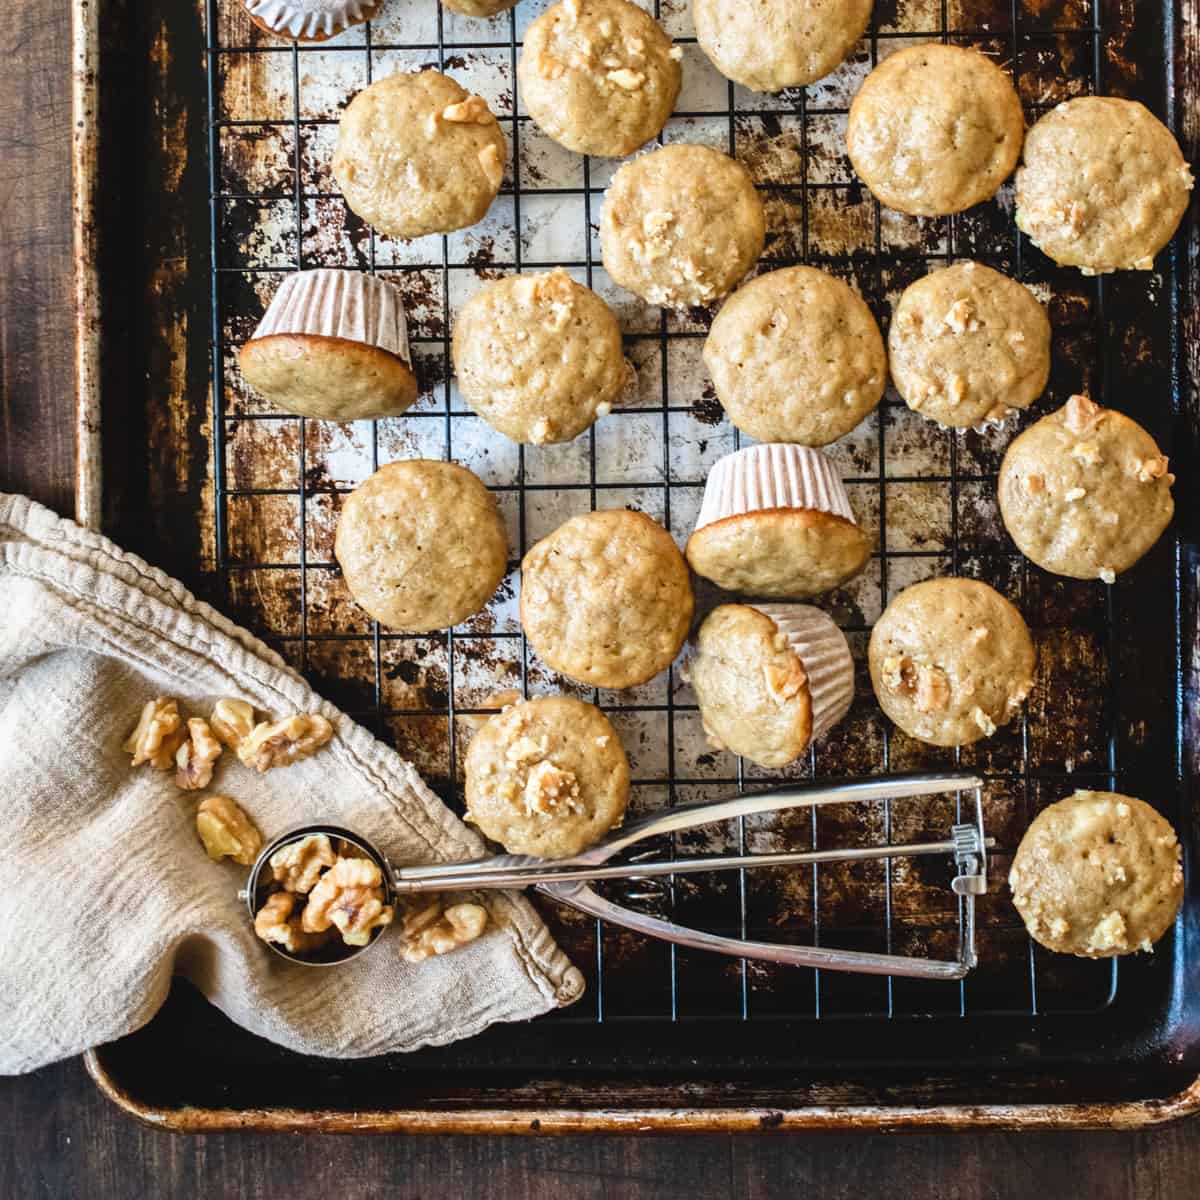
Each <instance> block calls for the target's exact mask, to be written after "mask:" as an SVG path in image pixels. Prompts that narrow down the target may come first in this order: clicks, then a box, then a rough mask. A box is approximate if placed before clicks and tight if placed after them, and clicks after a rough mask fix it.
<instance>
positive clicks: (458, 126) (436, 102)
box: [333, 71, 508, 238]
mask: <svg viewBox="0 0 1200 1200" xmlns="http://www.w3.org/2000/svg"><path fill="white" fill-rule="evenodd" d="M507 156H508V148H507V145H506V143H505V141H504V134H503V133H501V132H500V124H499V122H498V121H497V120H496V118H495V117H494V116H493V115H492V111H491V109H490V108H488V106H487V101H486V100H484V99H483V98H482V97H480V96H473V95H471V93H470V92H468V91H467V90H466V89H465V88H462V87H460V86H459V85H458V84H457V83H455V81H454V80H453V79H451V78H449V77H448V76H446V75H443V74H442V73H441V72H440V71H419V72H417V73H416V74H414V75H404V74H401V75H389V76H387V77H386V78H384V79H377V80H376V81H375V82H374V83H372V84H370V85H369V86H367V87H365V88H363V90H362V91H361V92H359V93H358V95H357V96H355V97H354V99H353V100H351V101H350V103H349V105H347V107H346V111H345V112H343V113H342V120H341V124H340V125H339V127H338V142H337V150H336V151H335V152H334V156H333V177H334V179H335V180H337V185H338V187H339V188H341V190H342V195H343V196H344V197H345V198H346V203H347V204H348V205H349V206H350V208H351V209H352V210H353V211H354V212H355V213H357V215H358V216H360V217H362V219H363V220H364V221H366V222H367V223H368V224H370V225H373V226H374V227H375V228H376V229H378V230H379V231H380V232H381V233H387V234H391V235H392V236H393V237H399V238H416V237H423V236H424V235H425V234H428V233H450V232H452V231H453V230H455V229H463V228H465V227H466V226H468V225H474V224H475V222H476V221H479V220H481V219H482V218H483V215H484V214H485V213H486V212H487V210H488V208H489V207H490V206H491V203H492V201H493V200H494V199H495V198H496V193H497V192H498V191H499V190H500V183H501V181H502V180H503V178H504V163H505V159H506V158H507Z"/></svg>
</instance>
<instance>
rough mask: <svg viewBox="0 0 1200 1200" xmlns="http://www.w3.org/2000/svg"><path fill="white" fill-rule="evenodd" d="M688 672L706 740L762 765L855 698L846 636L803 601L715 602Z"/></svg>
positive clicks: (794, 751)
mask: <svg viewBox="0 0 1200 1200" xmlns="http://www.w3.org/2000/svg"><path fill="white" fill-rule="evenodd" d="M690 674H691V681H692V687H693V688H694V689H695V692H696V698H697V700H698V702H699V704H700V719H701V720H702V722H703V723H704V731H705V733H707V734H708V740H709V741H710V742H711V743H712V745H713V746H715V747H716V748H717V749H719V750H731V751H732V752H733V753H734V754H740V755H741V756H742V757H743V758H748V759H750V761H751V762H755V763H758V764H759V766H762V767H783V766H786V765H787V764H788V763H790V762H794V761H795V760H796V759H797V758H799V757H800V755H801V754H803V753H804V752H805V750H807V749H808V747H809V746H810V745H811V744H812V743H813V742H815V741H816V740H817V739H818V738H820V737H822V736H824V735H825V734H826V733H828V732H829V730H830V729H832V728H833V726H834V725H836V724H837V723H838V721H840V720H841V719H842V718H843V717H844V716H845V715H846V713H847V712H848V711H849V709H850V703H851V701H852V700H853V699H854V661H853V659H852V658H851V657H850V647H849V646H848V645H847V644H846V638H845V636H844V635H843V633H842V631H841V630H840V629H839V628H838V627H837V626H836V625H835V624H834V623H833V621H832V620H831V619H830V618H829V617H827V616H826V615H825V614H824V613H823V612H821V610H820V609H819V608H812V607H810V606H809V605H806V604H759V605H756V606H755V607H754V608H751V607H750V606H749V605H747V604H722V605H720V607H718V608H714V609H713V611H712V612H711V613H709V615H708V617H707V619H706V620H705V622H704V624H703V625H701V626H700V633H699V636H698V638H697V643H696V653H695V655H694V656H693V658H692V662H691V667H690Z"/></svg>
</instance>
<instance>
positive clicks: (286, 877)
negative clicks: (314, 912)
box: [268, 833, 337, 894]
mask: <svg viewBox="0 0 1200 1200" xmlns="http://www.w3.org/2000/svg"><path fill="white" fill-rule="evenodd" d="M268 861H269V862H270V864H271V877H272V878H273V879H274V880H275V882H276V883H282V884H283V890H284V891H285V892H301V893H305V894H307V893H308V892H311V891H312V889H313V886H314V885H315V884H316V882H317V880H318V879H319V878H320V877H321V872H322V871H323V870H324V869H325V868H326V867H332V866H333V864H334V863H335V862H337V855H336V854H334V852H333V847H332V846H331V845H330V844H329V838H328V837H326V835H325V834H323V833H317V834H310V835H309V836H308V837H306V838H301V839H300V840H299V841H298V842H289V843H288V844H287V845H286V846H280V848H279V849H278V850H276V851H275V853H274V854H272V855H271V857H270V859H269V860H268Z"/></svg>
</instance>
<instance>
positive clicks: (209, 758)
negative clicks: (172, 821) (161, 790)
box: [175, 717, 221, 792]
mask: <svg viewBox="0 0 1200 1200" xmlns="http://www.w3.org/2000/svg"><path fill="white" fill-rule="evenodd" d="M187 732H188V736H187V741H185V742H184V743H183V744H182V745H181V746H180V747H179V749H178V750H177V751H176V752H175V783H176V784H177V785H178V786H179V787H181V788H183V790H184V791H185V792H198V791H199V790H200V789H201V788H206V787H208V785H209V784H210V783H211V782H212V773H213V764H214V763H215V762H216V761H217V759H218V758H220V757H221V743H220V742H218V741H217V739H216V738H215V737H213V735H212V730H211V729H209V727H208V722H207V721H205V720H204V719H203V718H202V717H189V718H188V723H187Z"/></svg>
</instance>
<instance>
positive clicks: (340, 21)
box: [243, 0, 377, 39]
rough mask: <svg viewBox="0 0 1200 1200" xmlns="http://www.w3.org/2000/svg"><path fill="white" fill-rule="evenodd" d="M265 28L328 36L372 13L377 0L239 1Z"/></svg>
mask: <svg viewBox="0 0 1200 1200" xmlns="http://www.w3.org/2000/svg"><path fill="white" fill-rule="evenodd" d="M243 3H244V4H245V5H246V9H247V11H248V12H249V13H251V14H252V15H253V16H255V17H257V18H258V20H260V21H261V22H262V23H263V24H264V25H266V26H267V28H268V29H272V30H274V31H275V32H276V33H278V34H280V35H282V36H284V37H290V38H300V39H304V38H329V37H333V35H334V34H335V33H341V32H342V30H343V29H349V28H350V26H351V25H357V24H358V23H359V22H360V21H369V20H370V19H371V17H372V16H374V14H375V9H376V7H377V0H243Z"/></svg>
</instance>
